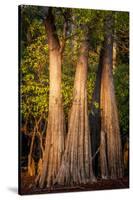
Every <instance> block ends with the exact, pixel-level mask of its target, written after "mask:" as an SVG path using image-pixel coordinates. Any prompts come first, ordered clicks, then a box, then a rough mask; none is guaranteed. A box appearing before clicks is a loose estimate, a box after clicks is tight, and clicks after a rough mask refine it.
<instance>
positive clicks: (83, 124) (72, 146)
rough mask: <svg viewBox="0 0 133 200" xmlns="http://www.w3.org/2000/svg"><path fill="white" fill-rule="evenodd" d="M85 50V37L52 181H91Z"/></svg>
mask: <svg viewBox="0 0 133 200" xmlns="http://www.w3.org/2000/svg"><path fill="white" fill-rule="evenodd" d="M88 51H89V47H88V41H87V40H84V41H82V44H81V47H80V56H79V60H78V63H77V68H76V74H75V82H74V92H73V104H72V108H71V112H70V120H69V124H68V135H67V139H66V148H65V152H64V155H63V158H62V163H61V167H60V169H59V172H58V174H57V177H56V180H55V183H58V184H60V185H73V184H77V185H78V184H81V183H84V184H85V183H87V182H88V181H93V180H94V175H93V170H92V156H91V141H90V130H89V124H88V107H87V89H86V85H87V67H88Z"/></svg>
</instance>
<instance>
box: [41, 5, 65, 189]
mask: <svg viewBox="0 0 133 200" xmlns="http://www.w3.org/2000/svg"><path fill="white" fill-rule="evenodd" d="M44 24H45V29H46V32H47V36H48V46H49V73H50V74H49V76H50V92H49V114H48V125H47V132H46V143H45V151H44V156H43V167H42V171H41V172H40V174H38V177H37V180H38V181H37V182H38V183H39V186H40V188H43V187H51V186H52V185H53V180H54V179H55V176H56V175H57V172H58V169H59V167H60V163H61V157H62V154H63V151H64V130H65V129H64V115H63V106H62V97H61V52H60V44H59V39H58V36H57V34H56V27H55V24H54V16H53V14H52V9H51V8H49V10H48V15H47V18H46V19H45V20H44Z"/></svg>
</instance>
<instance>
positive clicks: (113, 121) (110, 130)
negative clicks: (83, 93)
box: [100, 16, 123, 179]
mask: <svg viewBox="0 0 133 200" xmlns="http://www.w3.org/2000/svg"><path fill="white" fill-rule="evenodd" d="M112 35H113V31H112V18H111V16H107V19H106V22H105V41H104V55H103V65H102V77H101V94H100V95H101V98H100V104H101V105H100V107H101V110H102V111H101V145H100V164H101V176H102V177H106V178H107V177H109V178H112V179H116V178H120V177H122V176H123V163H122V147H121V136H120V129H119V119H118V110H117V103H116V97H115V89H114V81H113V74H112V64H113V63H112V59H113V58H112V55H113V37H112ZM103 166H104V167H103Z"/></svg>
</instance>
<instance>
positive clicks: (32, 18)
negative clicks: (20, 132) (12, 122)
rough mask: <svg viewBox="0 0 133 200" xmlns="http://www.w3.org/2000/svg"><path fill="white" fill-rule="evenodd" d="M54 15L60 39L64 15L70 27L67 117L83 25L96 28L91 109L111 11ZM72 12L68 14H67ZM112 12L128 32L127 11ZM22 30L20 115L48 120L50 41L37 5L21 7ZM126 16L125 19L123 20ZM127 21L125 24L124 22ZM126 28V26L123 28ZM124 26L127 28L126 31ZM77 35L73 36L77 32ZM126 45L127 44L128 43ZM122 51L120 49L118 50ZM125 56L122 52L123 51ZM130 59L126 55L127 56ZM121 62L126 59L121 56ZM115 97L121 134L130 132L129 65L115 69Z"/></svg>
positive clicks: (91, 63)
mask: <svg viewBox="0 0 133 200" xmlns="http://www.w3.org/2000/svg"><path fill="white" fill-rule="evenodd" d="M53 12H54V14H55V24H56V28H57V33H58V36H59V39H62V30H63V24H64V17H63V15H62V14H65V16H67V17H68V19H69V20H68V21H69V27H68V30H67V36H68V38H69V39H68V40H67V41H66V45H65V51H64V53H63V62H62V65H63V66H62V71H63V73H62V97H63V106H64V112H65V118H66V120H67V119H68V115H69V110H70V108H71V105H72V98H73V84H74V76H75V67H76V63H77V60H78V52H79V47H80V42H81V39H83V36H84V31H83V29H82V25H83V24H88V25H89V26H90V27H91V28H93V32H92V34H91V37H90V51H89V63H88V66H89V70H88V80H87V91H88V92H87V95H88V109H90V104H91V101H92V95H93V91H94V86H95V79H96V71H97V65H98V62H99V52H100V49H101V43H102V41H103V36H104V32H103V22H104V19H105V17H106V15H107V14H108V13H111V11H94V10H83V9H69V12H67V9H65V8H62V9H57V8H54V10H53ZM68 13H69V14H68ZM116 13H117V14H115V13H114V12H113V15H114V14H115V17H116V20H117V23H116V25H115V26H116V30H117V31H120V30H122V31H124V35H125V33H126V36H127V35H128V20H129V16H128V14H127V13H124V15H123V13H121V12H116ZM21 14H22V32H21V67H20V76H21V82H20V93H21V105H20V106H21V108H20V110H21V114H22V116H23V118H24V119H25V120H26V119H27V117H28V116H29V115H30V116H32V117H33V118H39V117H40V115H41V114H42V113H43V114H44V117H45V119H47V117H48V97H49V71H48V60H49V59H48V44H47V36H46V32H45V28H44V24H43V23H42V18H41V17H40V16H41V15H42V10H41V9H40V8H39V7H35V6H26V7H24V8H23V9H22V13H21ZM124 19H125V21H124ZM124 23H125V24H124ZM123 27H124V28H123ZM124 29H125V30H124ZM75 34H76V36H73V35H75ZM120 42H121V41H120ZM126 47H127V46H126ZM118 54H119V52H118ZM122 55H123V52H122ZM124 57H126V58H127V54H126V55H124ZM120 60H121V63H122V62H123V60H122V59H121V57H120ZM114 80H115V89H116V97H117V102H118V110H119V116H120V127H121V132H122V134H124V133H128V129H129V127H128V121H129V107H128V106H129V105H128V104H129V74H128V66H127V65H123V64H121V65H120V66H118V67H117V68H116V70H115V72H114ZM93 103H94V106H95V108H99V105H98V103H97V102H93Z"/></svg>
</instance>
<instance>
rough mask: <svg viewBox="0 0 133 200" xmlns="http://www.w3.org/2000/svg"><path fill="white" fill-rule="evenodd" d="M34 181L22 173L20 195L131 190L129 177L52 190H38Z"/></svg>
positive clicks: (100, 180)
mask: <svg viewBox="0 0 133 200" xmlns="http://www.w3.org/2000/svg"><path fill="white" fill-rule="evenodd" d="M34 179H35V177H34V176H33V177H30V176H28V175H27V173H26V172H23V173H21V184H20V194H23V195H24V194H43V193H59V192H78V191H93V190H108V189H124V188H129V177H127V176H126V177H124V178H122V179H118V180H102V179H100V178H99V179H98V180H97V182H95V183H89V184H85V185H80V186H72V187H70V186H69V187H64V186H55V187H53V188H51V189H47V188H44V189H40V188H37V187H36V186H35V184H34Z"/></svg>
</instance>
